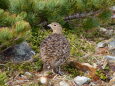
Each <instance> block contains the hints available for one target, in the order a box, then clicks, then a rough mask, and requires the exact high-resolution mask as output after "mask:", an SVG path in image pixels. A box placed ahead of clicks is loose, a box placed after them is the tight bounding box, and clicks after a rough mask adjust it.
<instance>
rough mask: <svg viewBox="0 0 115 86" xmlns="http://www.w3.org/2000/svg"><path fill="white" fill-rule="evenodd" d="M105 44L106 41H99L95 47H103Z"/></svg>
mask: <svg viewBox="0 0 115 86" xmlns="http://www.w3.org/2000/svg"><path fill="white" fill-rule="evenodd" d="M105 46H106V43H105V42H99V43H98V44H97V48H103V47H105Z"/></svg>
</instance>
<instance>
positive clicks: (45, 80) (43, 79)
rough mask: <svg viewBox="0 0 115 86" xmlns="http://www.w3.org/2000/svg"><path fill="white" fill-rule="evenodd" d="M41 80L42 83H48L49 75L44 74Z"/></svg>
mask: <svg viewBox="0 0 115 86" xmlns="http://www.w3.org/2000/svg"><path fill="white" fill-rule="evenodd" d="M40 82H41V83H42V84H46V83H47V77H44V76H42V77H40Z"/></svg>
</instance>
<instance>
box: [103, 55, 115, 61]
mask: <svg viewBox="0 0 115 86" xmlns="http://www.w3.org/2000/svg"><path fill="white" fill-rule="evenodd" d="M105 58H106V59H108V60H114V61H115V56H105Z"/></svg>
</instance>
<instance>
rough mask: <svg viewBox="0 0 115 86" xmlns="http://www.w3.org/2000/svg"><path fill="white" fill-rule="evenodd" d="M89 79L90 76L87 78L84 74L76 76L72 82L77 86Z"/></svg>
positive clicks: (87, 81)
mask: <svg viewBox="0 0 115 86" xmlns="http://www.w3.org/2000/svg"><path fill="white" fill-rule="evenodd" d="M90 80H91V79H90V78H87V77H85V76H77V77H75V78H74V82H75V83H76V84H77V85H79V86H81V85H83V84H85V83H89V82H90Z"/></svg>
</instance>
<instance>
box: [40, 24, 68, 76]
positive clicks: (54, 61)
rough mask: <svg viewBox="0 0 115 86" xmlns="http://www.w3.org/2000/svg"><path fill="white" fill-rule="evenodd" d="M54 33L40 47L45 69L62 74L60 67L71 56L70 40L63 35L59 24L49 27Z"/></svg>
mask: <svg viewBox="0 0 115 86" xmlns="http://www.w3.org/2000/svg"><path fill="white" fill-rule="evenodd" d="M48 26H49V27H50V28H51V29H52V30H53V33H52V34H51V35H49V36H48V37H47V38H46V39H45V40H43V42H42V43H41V45H40V55H41V58H42V61H43V62H44V66H43V68H44V69H53V70H54V72H56V73H58V74H60V71H59V67H60V65H61V64H63V63H64V62H65V61H66V60H67V58H68V57H69V54H70V45H69V42H68V40H67V39H66V38H65V37H64V35H63V34H62V27H61V25H60V24H59V23H56V22H53V23H51V24H49V25H48Z"/></svg>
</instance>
